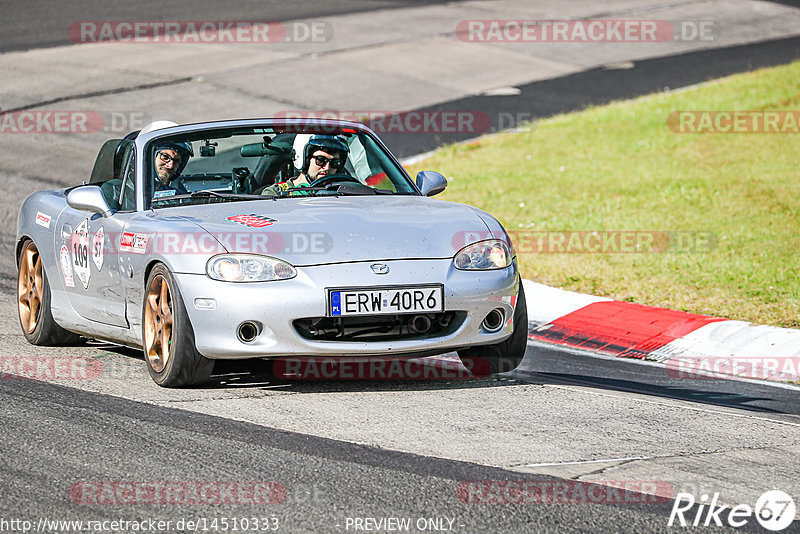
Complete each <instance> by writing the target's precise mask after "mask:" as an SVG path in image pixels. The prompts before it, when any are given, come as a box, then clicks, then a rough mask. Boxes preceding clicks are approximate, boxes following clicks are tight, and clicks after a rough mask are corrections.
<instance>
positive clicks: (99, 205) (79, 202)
mask: <svg viewBox="0 0 800 534" xmlns="http://www.w3.org/2000/svg"><path fill="white" fill-rule="evenodd" d="M67 205H68V206H69V207H70V208H73V209H76V210H80V211H91V212H92V213H99V214H100V215H102V216H103V217H108V216H109V215H111V214H112V213H113V212H112V211H111V208H109V207H108V203H107V202H106V199H105V197H104V196H103V192H102V191H101V190H100V187H99V186H96V185H81V186H78V187H76V188H75V189H73V190H72V191H70V192H69V193H67Z"/></svg>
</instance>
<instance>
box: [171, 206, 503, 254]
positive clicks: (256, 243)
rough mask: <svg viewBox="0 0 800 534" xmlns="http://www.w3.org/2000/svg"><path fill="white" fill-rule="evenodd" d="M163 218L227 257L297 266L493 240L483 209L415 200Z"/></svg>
mask: <svg viewBox="0 0 800 534" xmlns="http://www.w3.org/2000/svg"><path fill="white" fill-rule="evenodd" d="M158 212H159V218H160V217H161V216H163V217H165V218H166V217H174V216H176V215H177V216H180V217H182V218H184V219H185V220H187V221H192V222H193V223H194V224H196V225H198V226H199V227H201V228H202V229H204V230H205V231H207V232H208V233H210V234H211V235H213V236H214V237H215V238H216V239H217V240H218V241H219V242H220V243H221V244H222V245H223V246H224V247H225V250H227V251H228V252H243V253H246V252H255V253H260V254H267V255H270V256H274V257H278V258H281V259H284V260H286V261H288V262H290V263H292V264H294V265H298V266H302V265H319V264H325V263H337V262H348V261H370V260H391V259H400V258H448V257H452V256H454V255H455V253H456V252H458V250H460V249H461V248H462V247H463V246H465V245H466V244H468V243H472V242H475V241H479V240H481V239H486V238H487V237H488V236H489V235H490V234H489V229H488V228H487V225H486V223H485V222H484V221H483V219H482V218H481V216H480V214H483V212H481V211H480V210H478V209H476V208H472V207H470V206H465V205H463V204H456V203H453V202H445V201H440V200H434V199H431V198H425V197H415V196H380V197H378V196H369V197H363V196H359V197H338V198H286V199H280V200H266V199H265V200H258V201H253V202H225V203H219V204H205V205H202V206H186V207H180V208H169V209H163V210H158ZM173 220H174V219H173Z"/></svg>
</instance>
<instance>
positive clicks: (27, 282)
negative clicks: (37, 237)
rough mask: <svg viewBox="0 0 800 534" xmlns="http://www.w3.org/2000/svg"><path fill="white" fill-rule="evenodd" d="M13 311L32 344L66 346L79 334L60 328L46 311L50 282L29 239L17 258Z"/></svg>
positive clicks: (47, 308)
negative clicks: (15, 294)
mask: <svg viewBox="0 0 800 534" xmlns="http://www.w3.org/2000/svg"><path fill="white" fill-rule="evenodd" d="M17 260H18V261H17V311H18V314H19V325H20V327H22V333H23V334H24V335H25V339H27V340H28V343H31V344H32V345H45V346H56V345H69V344H72V343H75V342H77V341H78V340H79V339H80V336H78V335H77V334H73V333H72V332H70V331H68V330H65V329H63V328H61V327H60V326H59V325H58V323H56V321H55V320H54V319H53V313H52V312H51V311H50V283H49V282H48V281H47V275H46V274H45V271H44V263H43V262H42V256H41V254H39V249H37V248H36V244H35V243H34V242H33V241H31V240H30V239H27V240H25V241H24V242H23V243H22V248H21V251H20V254H19V258H17Z"/></svg>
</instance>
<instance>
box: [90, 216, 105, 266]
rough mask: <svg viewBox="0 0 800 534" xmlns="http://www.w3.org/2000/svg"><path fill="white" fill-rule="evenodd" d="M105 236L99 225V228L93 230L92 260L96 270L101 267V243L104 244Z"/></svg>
mask: <svg viewBox="0 0 800 534" xmlns="http://www.w3.org/2000/svg"><path fill="white" fill-rule="evenodd" d="M105 237H106V236H105V232H104V231H103V227H102V226H101V227H100V229H99V230H98V231H97V232H95V234H94V238H93V239H92V260H94V264H95V266H96V267H97V270H98V271H100V270H102V269H103V245H104V244H105Z"/></svg>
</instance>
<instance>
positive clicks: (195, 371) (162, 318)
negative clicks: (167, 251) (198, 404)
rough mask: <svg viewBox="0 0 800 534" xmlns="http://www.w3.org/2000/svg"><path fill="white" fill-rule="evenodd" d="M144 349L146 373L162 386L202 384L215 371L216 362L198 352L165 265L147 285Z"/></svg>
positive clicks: (149, 279)
mask: <svg viewBox="0 0 800 534" xmlns="http://www.w3.org/2000/svg"><path fill="white" fill-rule="evenodd" d="M142 347H143V349H144V359H145V361H146V362H147V370H148V371H149V372H150V376H151V377H152V379H153V381H154V382H155V383H156V384H158V385H159V386H163V387H181V386H194V385H198V384H202V383H204V382H206V381H208V379H209V378H210V377H211V373H212V372H213V370H214V360H210V359H208V358H206V357H205V356H203V355H202V354H200V353H199V352H197V348H196V347H195V342H194V330H193V329H192V324H191V323H190V322H189V316H188V314H187V313H186V307H185V306H184V304H183V299H182V298H181V295H180V292H179V291H178V285H177V284H176V283H175V279H174V278H173V276H172V273H170V272H169V269H167V268H166V267H165V266H164V265H163V264H158V265H156V266H155V267H153V270H152V271H150V275H149V276H148V277H147V283H146V284H145V293H144V302H143V304H142Z"/></svg>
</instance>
